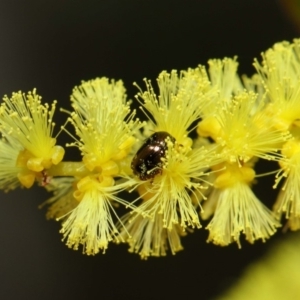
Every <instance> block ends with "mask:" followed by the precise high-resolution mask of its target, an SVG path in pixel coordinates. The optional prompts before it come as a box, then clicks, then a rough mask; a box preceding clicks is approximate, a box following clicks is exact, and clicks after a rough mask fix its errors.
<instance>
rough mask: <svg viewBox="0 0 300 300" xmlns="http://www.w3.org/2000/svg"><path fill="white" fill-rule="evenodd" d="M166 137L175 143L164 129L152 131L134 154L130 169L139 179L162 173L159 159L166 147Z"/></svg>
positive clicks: (150, 177)
mask: <svg viewBox="0 0 300 300" xmlns="http://www.w3.org/2000/svg"><path fill="white" fill-rule="evenodd" d="M166 138H169V139H170V140H171V141H172V142H173V143H175V138H174V137H172V136H171V135H170V134H169V133H167V132H165V131H159V132H155V133H153V134H152V135H151V136H150V137H149V138H148V139H147V140H146V141H145V143H144V144H143V145H142V147H141V148H140V149H139V150H138V152H137V153H136V155H135V156H134V158H133V160H132V162H131V169H132V171H133V173H134V174H135V175H137V176H138V177H139V178H140V179H141V180H148V179H153V178H154V177H155V176H156V175H157V174H161V173H162V164H163V162H162V161H161V159H162V158H164V157H165V154H166V150H167V149H168V145H167V142H166Z"/></svg>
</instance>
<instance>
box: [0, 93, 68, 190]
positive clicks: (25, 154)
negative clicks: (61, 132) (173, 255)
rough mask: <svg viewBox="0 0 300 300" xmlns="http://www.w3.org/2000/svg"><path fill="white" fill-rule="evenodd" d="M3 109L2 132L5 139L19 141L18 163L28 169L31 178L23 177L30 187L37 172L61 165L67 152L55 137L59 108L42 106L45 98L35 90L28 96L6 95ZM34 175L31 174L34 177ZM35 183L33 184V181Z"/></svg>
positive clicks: (0, 113) (0, 128)
mask: <svg viewBox="0 0 300 300" xmlns="http://www.w3.org/2000/svg"><path fill="white" fill-rule="evenodd" d="M3 101H4V102H3V103H2V104H1V107H0V130H1V133H2V135H3V136H4V137H6V138H8V139H9V138H10V139H13V140H16V141H18V144H20V146H21V147H20V148H19V149H20V152H19V155H18V158H17V160H16V163H17V165H18V166H22V167H26V168H27V169H28V170H29V171H28V174H27V175H24V176H23V175H20V176H19V177H20V181H21V183H23V184H24V185H25V186H26V185H28V186H27V187H29V186H30V185H31V184H30V181H32V180H29V179H26V178H29V177H28V176H31V177H32V178H33V181H34V177H35V175H34V172H41V171H43V170H44V169H48V168H50V167H51V166H52V165H57V164H58V163H60V162H61V160H62V159H63V156H64V149H63V148H62V147H61V146H57V145H56V139H55V138H54V137H53V136H52V135H53V128H54V125H55V124H54V122H53V115H54V111H55V107H56V101H54V102H53V103H52V105H51V107H50V106H49V105H48V104H47V103H45V104H42V102H41V97H40V96H39V95H37V94H36V90H35V89H34V90H33V91H32V92H29V93H28V94H27V95H25V94H22V93H21V92H18V93H13V94H12V97H11V98H8V97H7V96H4V98H3ZM30 174H31V175H30ZM32 183H33V182H32Z"/></svg>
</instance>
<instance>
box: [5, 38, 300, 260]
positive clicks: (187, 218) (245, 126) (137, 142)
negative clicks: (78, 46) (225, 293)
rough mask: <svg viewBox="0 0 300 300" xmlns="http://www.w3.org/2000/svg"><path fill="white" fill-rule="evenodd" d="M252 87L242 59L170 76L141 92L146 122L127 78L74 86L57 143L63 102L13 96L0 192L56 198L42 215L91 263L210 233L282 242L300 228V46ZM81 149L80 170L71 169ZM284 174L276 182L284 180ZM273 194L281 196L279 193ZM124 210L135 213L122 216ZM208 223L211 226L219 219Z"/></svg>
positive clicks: (279, 48) (264, 64)
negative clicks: (265, 186) (124, 249)
mask: <svg viewBox="0 0 300 300" xmlns="http://www.w3.org/2000/svg"><path fill="white" fill-rule="evenodd" d="M254 66H255V68H256V71H257V73H256V74H254V75H253V76H252V77H251V78H248V77H246V76H243V77H240V76H239V75H238V73H237V68H238V62H237V58H236V57H233V58H224V59H212V60H209V61H208V66H207V67H206V66H202V65H200V66H198V67H196V68H194V69H188V70H182V71H175V70H173V71H171V72H166V71H163V72H161V73H160V74H159V76H158V78H157V86H156V85H154V84H153V83H152V82H151V81H150V80H147V79H145V80H144V82H145V89H144V88H143V85H142V84H140V85H138V84H136V83H135V85H136V86H137V88H138V93H137V95H136V100H137V104H139V105H140V109H141V111H142V112H143V114H144V116H145V120H144V121H140V120H139V119H138V118H137V117H136V112H135V110H133V109H132V108H131V107H130V104H131V103H132V102H131V101H128V100H127V96H126V91H125V88H124V86H123V83H122V81H114V80H109V79H107V78H96V79H93V80H90V81H84V82H82V83H81V85H79V86H77V87H75V88H74V90H73V93H72V95H71V106H72V110H71V111H65V110H63V112H64V113H65V115H66V119H67V120H66V123H70V124H71V125H72V127H73V131H72V130H70V129H69V127H68V129H67V127H66V126H63V127H62V128H61V129H60V131H59V133H63V132H65V133H67V135H68V136H69V138H71V139H72V142H70V143H68V144H66V147H62V146H59V145H57V144H56V138H57V136H54V133H53V130H54V125H55V124H54V122H53V116H54V112H55V108H56V105H57V102H56V101H54V102H53V103H52V104H51V105H48V104H47V103H43V102H42V100H41V97H40V96H39V95H37V93H36V90H35V89H34V90H33V91H32V92H29V93H28V94H27V95H26V94H23V93H22V92H18V93H13V94H12V97H11V98H9V97H7V96H4V98H3V103H2V104H1V107H0V132H1V140H0V161H1V166H2V167H1V170H0V188H1V189H3V190H4V191H9V190H13V189H15V188H17V187H25V188H31V187H32V186H33V184H34V182H37V183H38V184H39V185H40V186H42V187H44V188H45V189H46V190H47V191H49V192H51V193H52V196H51V197H50V198H49V199H48V200H47V201H46V202H44V203H42V204H41V206H47V209H48V210H47V214H46V216H47V218H49V219H56V220H58V221H60V222H61V224H62V225H61V230H60V232H61V233H62V236H63V241H65V242H66V244H67V246H68V247H70V248H73V249H75V250H77V249H79V248H81V249H82V251H83V253H85V254H87V255H95V254H97V253H98V252H105V251H106V249H107V248H108V245H109V243H110V242H116V243H128V245H129V251H130V252H134V253H138V254H139V255H140V256H141V258H143V259H147V258H148V257H149V256H164V255H166V254H167V252H168V250H170V252H171V253H172V254H175V253H176V252H178V251H180V250H182V249H183V247H182V244H181V238H182V237H183V236H185V235H186V234H191V233H192V232H193V231H194V230H196V229H199V228H201V227H202V223H203V220H204V222H206V226H205V228H206V229H207V230H208V240H207V241H208V242H212V243H214V244H216V245H221V246H226V245H229V244H230V243H232V242H236V243H237V244H238V246H239V247H241V245H242V242H241V237H242V236H244V238H245V239H246V240H247V241H248V242H250V243H253V242H255V241H256V240H258V239H261V240H262V241H265V240H266V239H268V238H270V236H272V235H273V234H274V233H275V232H276V230H277V228H278V227H280V226H281V221H282V219H283V217H285V218H286V219H287V222H285V221H284V220H283V222H284V223H285V226H286V227H287V228H290V229H291V230H298V229H299V228H300V40H298V39H295V40H294V41H293V42H292V43H289V42H281V43H277V44H275V45H274V46H273V47H272V48H271V49H269V50H267V51H266V52H264V53H263V54H262V60H261V61H259V60H255V61H254ZM67 147H76V148H78V150H79V151H80V153H81V160H80V161H76V162H73V161H64V160H63V157H64V153H65V150H66V149H67ZM259 159H261V160H265V161H267V162H268V161H275V162H277V163H278V168H277V170H274V172H271V174H270V172H269V173H268V174H266V176H267V175H272V174H273V176H274V186H273V188H277V187H278V186H280V191H279V193H278V198H277V200H276V201H275V202H274V207H273V210H272V209H270V208H268V207H267V206H265V204H263V201H262V200H263V199H258V197H257V196H256V195H255V194H254V192H253V190H252V186H253V184H254V183H256V182H259V179H258V177H259V176H261V174H260V175H259V176H257V175H256V172H255V165H256V163H257V161H258V160H259ZM274 174H275V175H274ZM271 188H272V187H271ZM120 206H123V207H124V209H127V210H128V212H127V213H125V215H123V216H121V215H120V213H119V212H120V211H124V209H123V210H122V209H119V207H120ZM207 220H208V221H207Z"/></svg>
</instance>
